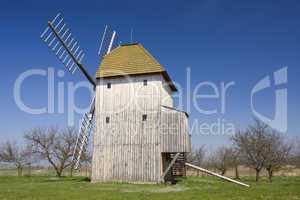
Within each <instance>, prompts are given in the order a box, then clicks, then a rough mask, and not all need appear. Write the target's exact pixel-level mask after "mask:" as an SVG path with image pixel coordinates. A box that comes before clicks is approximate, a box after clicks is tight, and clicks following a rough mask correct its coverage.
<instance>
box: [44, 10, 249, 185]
mask: <svg viewBox="0 0 300 200" xmlns="http://www.w3.org/2000/svg"><path fill="white" fill-rule="evenodd" d="M41 39H42V40H43V41H44V42H45V44H46V45H47V46H48V47H49V49H50V50H51V51H52V52H53V53H54V54H55V55H56V57H57V58H58V59H59V60H60V61H61V63H62V64H63V65H64V66H65V68H66V69H67V70H68V71H69V72H70V73H71V74H74V73H75V72H76V71H78V68H79V71H80V72H81V73H82V74H83V75H84V77H85V78H86V79H87V80H88V81H89V83H90V84H91V85H92V86H93V88H94V90H96V96H95V97H93V98H92V99H91V104H90V109H89V112H87V113H86V114H84V116H83V117H82V122H81V126H80V129H79V133H78V137H77V141H76V146H75V148H74V152H73V158H72V162H73V166H74V168H75V169H78V168H79V167H80V158H81V157H82V154H83V153H84V151H85V150H86V149H87V145H88V139H89V136H90V135H91V133H92V132H93V123H94V121H96V123H95V124H96V127H97V128H96V131H95V133H94V146H93V164H92V165H93V166H92V181H94V182H95V181H125V182H135V183H136V182H139V183H160V182H166V181H172V180H174V179H173V178H174V174H176V175H182V174H183V175H184V174H185V171H186V168H185V166H188V167H192V168H194V169H196V170H200V171H203V172H205V173H208V174H211V175H213V176H217V177H219V178H222V179H225V180H228V181H232V182H234V183H237V184H240V185H243V186H248V185H246V184H243V183H240V182H238V181H234V180H232V179H229V178H227V177H224V176H221V175H218V174H216V173H213V172H210V171H208V170H205V169H203V168H200V167H198V166H194V165H191V164H189V163H186V162H185V161H186V153H188V152H190V149H191V144H190V135H189V131H188V114H187V113H186V112H184V111H181V110H178V109H176V108H174V104H173V99H172V94H173V92H176V91H177V88H176V86H175V85H174V83H173V82H172V80H171V78H170V77H169V75H168V73H167V71H166V70H165V69H164V67H163V66H162V65H161V64H160V63H159V62H158V61H157V60H156V59H155V58H154V57H153V56H152V55H151V54H150V53H149V52H148V51H147V50H146V49H145V48H144V47H143V46H142V45H141V44H139V43H130V44H124V45H119V46H118V47H117V48H115V46H116V45H117V43H116V42H115V41H116V32H115V31H114V30H111V29H109V27H108V26H105V29H104V33H103V35H102V38H101V42H100V47H99V51H98V55H99V56H100V57H101V58H103V59H102V62H101V65H100V68H99V70H98V71H97V73H96V80H95V79H94V78H93V77H92V76H91V75H90V74H89V73H88V71H87V68H86V67H85V66H84V65H83V64H82V60H83V58H84V56H85V54H84V52H83V49H82V48H81V47H80V45H79V42H78V40H77V39H76V38H75V36H74V35H73V34H72V32H71V29H70V28H69V27H68V26H67V24H66V23H65V22H64V19H63V17H62V16H61V14H60V13H59V14H57V15H56V16H55V17H54V19H53V20H51V21H48V26H47V27H46V29H45V30H44V32H43V33H42V34H41ZM113 49H114V50H113ZM112 50H113V51H112ZM124 74H125V75H126V76H130V77H131V79H132V80H126V79H124ZM122 76H123V77H122ZM148 82H149V83H148ZM112 84H114V86H113V87H115V88H114V89H112ZM131 88H134V89H135V91H141V92H142V95H141V97H143V98H135V97H136V96H135V91H134V92H133V93H131V90H130V89H131ZM155 88H158V90H155ZM131 96H133V97H134V98H135V100H136V101H137V102H139V103H141V107H140V105H135V104H132V103H133V102H130V101H129V100H130V99H131ZM96 97H97V99H96ZM128 102H129V104H130V105H129V107H128V109H119V108H120V107H122V108H123V107H125V105H126V104H128ZM111 111H113V112H111ZM95 115H96V116H97V117H95ZM111 121H114V123H111Z"/></svg>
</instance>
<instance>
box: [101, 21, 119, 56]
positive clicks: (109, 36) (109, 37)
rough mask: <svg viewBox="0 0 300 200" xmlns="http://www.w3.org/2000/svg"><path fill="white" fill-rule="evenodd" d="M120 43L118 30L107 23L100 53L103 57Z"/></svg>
mask: <svg viewBox="0 0 300 200" xmlns="http://www.w3.org/2000/svg"><path fill="white" fill-rule="evenodd" d="M118 45H119V42H118V37H117V32H116V31H115V30H113V29H111V28H110V27H109V26H107V25H106V26H105V28H104V32H103V34H102V37H101V41H100V47H99V50H98V55H99V56H100V57H101V58H102V57H103V56H105V55H106V54H108V53H110V51H111V50H113V49H114V48H115V47H117V46H118Z"/></svg>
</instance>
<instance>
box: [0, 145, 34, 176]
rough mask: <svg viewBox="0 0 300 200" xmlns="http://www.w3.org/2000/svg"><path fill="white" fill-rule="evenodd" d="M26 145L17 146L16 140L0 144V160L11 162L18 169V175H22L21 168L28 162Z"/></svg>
mask: <svg viewBox="0 0 300 200" xmlns="http://www.w3.org/2000/svg"><path fill="white" fill-rule="evenodd" d="M28 155H29V152H28V148H27V147H23V146H21V147H19V146H18V145H17V143H16V142H9V141H8V142H6V143H4V144H1V146H0V161H1V162H5V163H10V164H13V165H14V166H15V167H16V168H17V170H18V176H22V170H23V168H24V166H25V165H27V164H28V163H29V159H30V158H29V156H28Z"/></svg>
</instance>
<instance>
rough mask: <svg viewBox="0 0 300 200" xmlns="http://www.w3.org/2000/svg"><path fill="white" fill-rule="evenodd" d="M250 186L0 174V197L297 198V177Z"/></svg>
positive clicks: (207, 179) (79, 199)
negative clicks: (115, 181) (168, 183)
mask: <svg viewBox="0 0 300 200" xmlns="http://www.w3.org/2000/svg"><path fill="white" fill-rule="evenodd" d="M243 181H245V182H246V183H248V184H250V185H251V187H250V188H244V187H240V186H237V185H234V184H231V183H228V182H224V181H221V180H218V179H216V178H214V177H205V178H201V177H190V178H186V179H181V180H180V181H179V183H178V184H176V185H132V184H121V183H105V184H103V183H97V184H92V183H90V182H89V181H87V180H86V179H85V178H80V177H76V178H56V177H21V178H19V177H13V176H2V177H0V199H1V200H16V199H18V200H19V199H20V200H52V199H53V200H96V199H97V200H100V199H101V200H106V199H107V200H108V199H116V200H117V199H128V200H129V199H130V200H135V199H139V200H141V199H154V200H155V199H160V200H169V199H170V200H171V199H172V200H177V199H178V200H182V199H203V200H206V199H211V200H218V199H231V200H234V199H240V200H247V199H251V200H253V199H270V200H276V199H284V200H287V199H293V200H297V199H299V200H300V177H277V178H275V179H274V182H273V183H268V182H267V181H266V180H263V181H261V182H260V183H255V182H254V181H253V180H252V179H249V178H248V179H244V180H243Z"/></svg>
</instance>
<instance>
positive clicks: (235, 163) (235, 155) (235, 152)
mask: <svg viewBox="0 0 300 200" xmlns="http://www.w3.org/2000/svg"><path fill="white" fill-rule="evenodd" d="M230 156H231V161H232V167H234V172H235V179H240V173H239V166H240V165H241V164H242V159H241V152H240V150H239V149H237V148H231V154H230Z"/></svg>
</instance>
